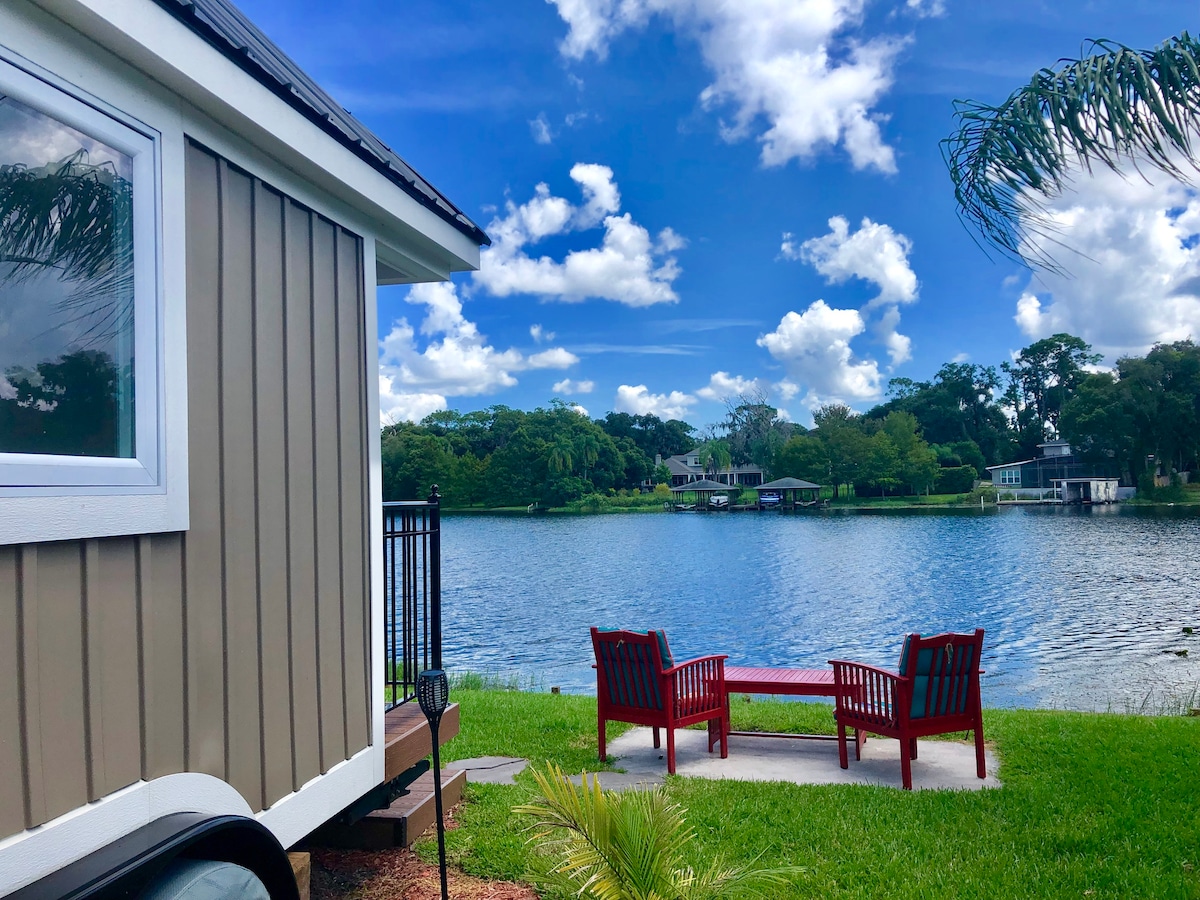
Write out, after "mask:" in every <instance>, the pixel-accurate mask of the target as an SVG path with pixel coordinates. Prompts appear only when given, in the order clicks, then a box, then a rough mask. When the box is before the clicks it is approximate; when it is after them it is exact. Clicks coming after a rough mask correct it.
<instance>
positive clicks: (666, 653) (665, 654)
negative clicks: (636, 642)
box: [654, 631, 675, 669]
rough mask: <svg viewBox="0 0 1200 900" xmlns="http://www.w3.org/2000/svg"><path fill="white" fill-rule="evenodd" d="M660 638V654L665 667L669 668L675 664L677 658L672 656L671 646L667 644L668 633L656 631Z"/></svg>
mask: <svg viewBox="0 0 1200 900" xmlns="http://www.w3.org/2000/svg"><path fill="white" fill-rule="evenodd" d="M654 634H655V636H656V637H657V638H658V655H659V656H661V657H662V664H663V668H664V669H669V668H671V666H673V665H675V658H674V657H673V656H671V648H670V647H668V646H667V633H666V632H665V631H656V632H654Z"/></svg>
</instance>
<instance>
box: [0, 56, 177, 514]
mask: <svg viewBox="0 0 1200 900" xmlns="http://www.w3.org/2000/svg"><path fill="white" fill-rule="evenodd" d="M0 94H5V95H7V96H9V97H12V98H13V99H15V100H17V101H19V102H21V103H24V104H25V105H27V106H29V107H32V108H33V109H35V110H37V111H38V112H40V113H42V114H44V115H46V116H49V117H51V118H53V119H55V120H56V121H59V122H62V123H63V124H64V125H69V126H70V127H72V128H75V129H77V130H79V131H82V132H84V133H85V134H87V135H88V136H89V137H92V138H95V139H97V140H100V141H102V142H103V143H105V144H107V145H109V146H110V147H112V148H113V149H115V150H119V151H120V152H122V153H124V154H126V155H127V156H129V157H130V158H131V160H132V164H133V184H134V191H133V246H134V253H133V260H134V263H133V281H134V287H133V291H134V301H133V302H134V316H133V367H134V385H135V391H134V399H133V403H134V432H135V433H134V451H135V456H134V457H132V458H120V457H96V456H73V455H58V454H42V453H3V452H0V495H9V496H19V495H45V494H53V493H57V492H58V490H59V489H61V488H64V487H69V488H119V489H120V490H121V491H123V492H124V491H131V490H141V491H146V492H155V491H159V490H161V489H162V485H161V481H160V478H159V473H160V471H161V468H162V467H161V453H162V435H161V430H162V420H161V416H160V415H159V414H158V410H159V407H158V384H159V372H158V368H159V366H158V331H159V326H158V319H159V315H158V308H159V296H160V290H159V276H158V262H157V261H158V256H159V244H158V233H159V222H158V215H157V209H158V201H157V198H158V177H157V173H158V170H159V166H158V153H157V147H158V141H157V140H156V138H155V136H154V134H153V132H149V129H147V130H146V131H147V132H149V133H146V132H143V131H139V130H135V129H134V128H132V127H130V126H129V125H126V124H124V123H122V122H119V121H117V120H116V119H114V118H113V117H112V116H109V115H108V114H106V113H104V112H101V111H100V110H98V109H96V108H94V107H92V106H90V105H88V104H87V103H85V102H84V100H83V99H81V98H80V97H78V96H76V95H74V94H72V93H69V92H67V91H65V90H63V89H62V88H60V87H56V86H54V85H51V84H48V83H47V82H45V81H43V80H41V79H40V78H37V77H35V76H33V75H32V74H30V73H29V72H26V71H24V70H22V69H20V68H18V67H16V66H15V65H12V64H11V63H8V62H7V61H5V60H4V59H3V58H0Z"/></svg>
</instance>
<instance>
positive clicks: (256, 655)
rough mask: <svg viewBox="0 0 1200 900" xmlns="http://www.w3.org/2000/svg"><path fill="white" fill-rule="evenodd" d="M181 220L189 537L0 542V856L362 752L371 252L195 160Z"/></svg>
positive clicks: (222, 167)
mask: <svg viewBox="0 0 1200 900" xmlns="http://www.w3.org/2000/svg"><path fill="white" fill-rule="evenodd" d="M186 216H187V228H188V245H187V251H188V255H187V283H188V310H187V325H188V357H187V366H188V418H189V421H188V431H189V448H188V449H189V457H190V464H189V465H190V471H189V479H190V492H191V497H190V502H191V524H190V529H189V531H187V532H185V533H179V534H161V535H144V536H135V537H128V538H111V539H102V540H90V541H75V542H59V543H47V544H27V545H18V546H12V547H5V548H0V617H2V618H3V620H4V621H9V622H12V623H14V625H15V627H13V628H11V629H8V630H3V631H0V678H3V679H4V680H5V682H6V683H8V684H9V685H13V686H15V690H10V691H9V692H7V693H6V694H5V695H4V696H3V697H0V838H3V837H4V836H6V835H8V834H11V833H13V832H15V831H18V830H20V829H21V828H23V827H32V826H35V825H38V824H41V823H42V822H45V821H48V820H49V819H51V818H54V817H55V816H58V815H61V814H62V813H65V812H68V811H70V810H72V809H75V808H77V807H79V806H82V805H84V804H85V803H87V802H88V801H89V800H92V799H95V798H97V797H100V796H104V795H106V794H108V793H111V792H112V791H114V790H117V789H119V788H121V787H123V786H125V785H127V784H130V783H131V782H133V781H136V780H138V779H139V778H146V779H150V778H156V777H161V776H163V775H167V774H171V773H173V772H185V771H191V772H204V773H207V774H211V775H215V776H217V777H220V778H224V779H226V780H227V781H229V782H230V783H231V784H232V785H233V786H234V787H235V788H237V790H238V791H239V792H240V793H241V794H242V795H243V796H244V797H245V798H246V800H247V802H248V803H249V804H250V806H251V807H252V808H254V809H256V810H259V809H263V808H265V807H266V806H269V805H270V804H271V803H273V802H274V801H276V800H278V799H280V798H281V797H283V796H285V795H286V794H288V793H290V792H291V791H292V790H295V789H297V788H299V787H300V786H301V785H303V784H304V783H305V782H307V781H309V780H310V779H312V778H313V777H314V776H316V775H318V774H320V772H322V771H326V770H328V769H329V768H330V767H331V766H333V765H336V764H337V763H338V762H340V761H341V760H343V759H346V758H348V757H349V756H351V755H353V754H354V753H356V752H358V751H359V750H361V749H362V748H364V747H365V746H367V744H368V743H369V740H370V739H369V733H368V731H369V720H370V717H369V715H368V706H369V700H368V687H367V686H368V684H369V659H370V655H369V652H368V650H369V617H368V616H367V614H366V610H367V608H368V606H367V604H368V599H367V582H366V577H365V572H366V571H367V569H366V560H365V553H366V541H365V535H366V534H367V533H368V531H367V524H368V521H369V520H368V514H369V511H368V510H367V508H366V496H367V495H366V492H365V486H364V484H363V478H364V474H365V462H364V461H365V458H366V447H367V443H366V438H367V429H368V428H369V427H371V424H372V423H370V422H368V421H367V414H366V409H365V400H364V398H365V396H366V394H365V386H364V385H363V384H362V383H361V379H359V378H358V377H357V375H358V374H359V373H365V372H366V371H367V360H368V353H367V348H366V346H365V342H364V340H363V334H364V331H363V328H364V323H363V319H362V317H363V314H364V313H363V310H364V288H363V262H362V253H363V242H362V240H361V239H360V238H358V237H357V236H356V235H353V234H351V233H350V232H348V231H346V230H344V229H342V228H341V227H340V226H337V225H335V224H334V223H332V222H329V221H328V220H326V219H322V218H321V217H320V216H318V215H317V214H315V213H313V212H312V211H311V210H309V209H307V208H306V207H303V206H301V205H299V204H298V203H296V202H294V201H292V200H291V199H289V198H287V197H284V196H283V195H281V194H279V193H278V192H277V191H275V190H274V189H272V188H270V187H269V186H268V185H266V184H264V183H263V182H262V181H260V180H258V179H256V178H255V177H253V176H252V175H249V174H247V173H245V172H243V171H241V170H239V169H237V168H236V167H234V166H232V165H230V164H229V163H227V162H226V161H225V160H223V159H221V158H219V157H217V156H216V155H214V154H213V153H211V152H210V151H208V150H207V149H205V148H203V147H200V146H198V145H190V146H189V148H188V151H187V210H186ZM314 235H315V239H314ZM314 824H316V823H314Z"/></svg>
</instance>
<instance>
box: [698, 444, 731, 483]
mask: <svg viewBox="0 0 1200 900" xmlns="http://www.w3.org/2000/svg"><path fill="white" fill-rule="evenodd" d="M696 456H697V457H698V458H699V460H700V468H702V469H703V470H704V475H705V477H706V478H712V479H715V478H716V477H717V473H718V472H721V471H723V470H724V469H727V468H728V467H729V466H730V465H731V463H732V460H733V456H732V455H731V454H730V452H729V444H727V443H726V442H725V441H720V440H710V441H705V442H704V443H702V444H701V445H700V446H699V447H697V448H696Z"/></svg>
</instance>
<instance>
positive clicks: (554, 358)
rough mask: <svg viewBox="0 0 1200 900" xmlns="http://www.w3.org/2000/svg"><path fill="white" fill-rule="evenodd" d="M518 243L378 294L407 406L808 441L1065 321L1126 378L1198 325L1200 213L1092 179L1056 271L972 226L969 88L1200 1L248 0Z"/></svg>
mask: <svg viewBox="0 0 1200 900" xmlns="http://www.w3.org/2000/svg"><path fill="white" fill-rule="evenodd" d="M241 6H242V8H243V10H244V11H245V12H246V13H247V15H249V16H250V18H251V19H252V20H254V21H255V22H256V24H258V25H259V26H260V27H261V28H263V30H264V31H265V32H266V33H267V34H268V35H269V36H270V37H271V38H272V39H273V40H275V41H276V42H277V43H278V44H279V45H280V46H281V47H282V48H283V49H284V50H285V51H286V52H287V53H289V54H290V55H291V56H292V57H293V58H294V59H296V61H297V62H298V63H299V64H300V65H301V66H302V67H304V68H305V69H306V70H307V71H308V72H309V73H310V74H311V75H312V76H313V77H314V78H316V80H317V81H318V82H319V83H321V84H322V85H323V86H324V87H325V88H326V89H327V90H328V91H329V92H330V93H331V94H333V96H334V97H335V98H337V99H338V100H339V101H340V102H341V103H342V104H343V105H344V106H345V107H346V108H348V109H349V110H350V111H351V112H353V113H354V114H355V115H356V116H357V117H358V118H360V119H361V120H362V121H363V122H365V123H366V124H367V125H368V126H369V127H371V128H372V129H373V130H374V131H375V132H376V133H377V134H378V135H379V136H380V137H381V138H382V139H383V140H384V141H386V142H387V143H388V144H389V145H390V146H392V147H393V149H395V150H396V151H397V152H398V153H399V154H400V155H401V156H403V157H404V158H405V159H406V160H407V161H408V162H409V163H410V164H411V165H413V166H414V167H415V168H416V169H417V170H418V171H420V172H421V173H422V174H423V175H424V176H425V177H426V178H428V179H429V180H430V181H431V182H432V183H433V184H435V185H436V186H437V187H438V188H439V189H440V190H442V191H443V192H444V193H446V194H447V196H449V197H450V198H451V199H452V200H453V201H454V202H455V203H457V204H458V205H459V206H460V207H461V208H463V209H464V211H466V212H467V213H468V215H470V216H471V217H472V218H474V219H475V220H476V221H477V222H478V223H479V224H480V225H481V226H483V227H484V228H485V229H486V230H487V231H488V233H489V235H490V236H491V237H492V239H493V242H494V244H493V246H492V248H491V249H490V250H488V251H486V252H485V253H484V259H483V264H482V267H481V271H480V272H478V273H474V274H464V275H461V276H456V278H455V280H454V282H453V284H452V285H442V286H421V287H417V288H414V289H408V288H401V287H396V288H384V289H382V290H381V295H380V323H379V325H380V337H381V374H382V376H383V380H382V385H383V397H382V404H383V407H384V410H385V412H386V413H388V414H390V415H391V416H392V417H393V418H396V419H400V418H420V417H421V416H422V415H424V414H425V413H427V412H429V411H431V410H433V409H437V408H444V407H447V406H448V407H450V408H455V409H459V410H464V411H465V410H470V409H477V408H481V407H485V406H489V405H492V404H496V403H502V404H506V405H509V406H514V407H521V408H532V407H534V406H538V405H545V404H546V403H547V402H548V401H549V400H550V399H551V398H554V397H560V398H562V399H564V400H567V401H569V402H573V403H577V404H579V405H580V406H582V407H583V408H585V409H586V410H588V412H589V413H590V414H591V415H593V416H602V415H604V414H605V413H606V412H607V411H609V410H612V409H620V410H624V411H628V412H636V413H643V412H652V413H656V414H658V415H662V416H664V417H667V416H681V417H683V418H685V419H686V420H687V421H689V422H691V423H692V424H694V425H697V426H701V427H703V426H705V425H707V424H710V423H713V422H715V421H717V420H718V419H720V418H721V416H722V413H723V410H724V403H723V398H724V397H726V396H730V395H732V394H736V393H737V392H739V391H745V390H752V389H758V390H761V391H763V392H764V393H766V394H767V396H768V397H769V398H770V399H771V401H772V402H773V403H774V404H775V405H777V406H778V407H779V408H780V409H781V410H783V411H784V412H785V413H786V414H787V415H788V416H789V417H790V418H792V419H793V420H795V421H798V422H801V423H804V424H808V423H809V422H810V421H811V416H810V412H811V409H812V408H813V407H814V406H815V405H817V404H820V403H824V402H830V401H835V400H836V401H844V402H847V403H849V404H850V405H851V406H853V407H855V408H856V409H859V410H864V409H867V408H869V407H870V406H871V405H873V404H874V403H875V402H876V401H877V400H879V399H880V398H881V397H882V396H883V395H884V392H885V391H886V387H887V380H888V379H889V378H892V377H908V378H913V379H918V380H920V379H928V378H930V377H932V376H933V374H934V373H935V372H936V371H937V369H938V368H939V367H940V366H941V365H942V364H943V363H945V362H947V361H951V360H959V361H971V362H977V363H982V364H987V365H996V364H999V363H1000V362H1001V361H1003V360H1005V359H1008V358H1009V355H1010V353H1011V352H1012V351H1014V350H1017V349H1019V348H1020V347H1022V346H1025V345H1026V344H1028V343H1030V342H1031V341H1032V340H1034V339H1036V338H1039V337H1043V336H1046V335H1048V334H1051V333H1053V332H1056V331H1070V332H1073V333H1076V334H1080V335H1082V336H1083V337H1085V338H1086V339H1088V340H1089V341H1091V342H1092V343H1093V344H1094V345H1095V346H1096V349H1097V350H1099V351H1101V352H1103V353H1104V354H1105V355H1106V359H1107V361H1108V362H1112V361H1115V359H1116V358H1117V357H1118V356H1120V355H1122V354H1125V353H1140V352H1144V351H1145V350H1146V349H1148V348H1149V347H1150V346H1151V345H1152V344H1153V343H1154V342H1155V341H1160V340H1177V339H1181V338H1184V337H1188V336H1195V337H1200V334H1195V335H1193V330H1200V329H1197V328H1196V325H1195V324H1194V323H1200V296H1198V295H1200V287H1197V285H1198V284H1200V248H1198V247H1197V234H1200V201H1198V200H1197V198H1196V197H1195V195H1194V192H1192V191H1191V190H1190V189H1188V188H1186V187H1185V186H1182V185H1178V184H1175V183H1173V182H1169V181H1166V180H1163V179H1160V180H1159V181H1158V182H1157V183H1148V182H1146V181H1145V180H1143V179H1141V178H1139V177H1137V176H1136V175H1135V176H1133V177H1131V178H1126V179H1122V178H1119V177H1116V176H1111V175H1107V174H1104V175H1097V176H1096V177H1094V178H1084V177H1081V178H1079V179H1078V183H1077V190H1076V191H1075V192H1073V193H1072V194H1071V195H1069V196H1065V197H1063V198H1061V199H1060V200H1059V201H1056V203H1055V205H1054V207H1053V208H1052V210H1051V212H1052V214H1053V215H1055V216H1056V217H1057V221H1058V224H1059V226H1060V229H1061V230H1062V233H1063V235H1064V238H1065V239H1066V240H1067V242H1068V243H1069V244H1070V245H1071V246H1072V247H1074V248H1075V249H1076V250H1078V255H1072V256H1071V257H1070V259H1069V261H1068V262H1069V265H1068V268H1069V269H1070V275H1069V276H1054V275H1045V274H1043V275H1040V276H1037V277H1034V276H1032V275H1031V273H1030V272H1029V271H1028V270H1026V269H1024V268H1022V267H1021V266H1019V265H1017V264H1015V263H1013V262H1011V261H1009V260H1005V259H1002V258H1000V257H998V256H997V255H996V254H992V258H991V259H989V257H988V256H987V255H985V254H984V253H983V252H982V251H981V250H980V249H979V248H978V247H977V246H976V245H975V244H974V243H973V241H972V239H971V236H970V235H969V234H968V233H967V232H966V231H965V229H964V228H963V226H962V225H961V224H960V223H959V221H958V219H957V217H956V215H955V208H954V203H953V195H952V190H951V185H950V181H949V178H948V176H947V174H946V170H945V166H944V164H943V162H942V158H941V154H940V151H939V147H938V142H939V140H941V139H942V138H943V137H945V136H947V135H948V134H950V133H951V131H952V129H953V117H952V106H951V102H952V100H954V99H955V98H970V99H976V100H982V101H986V102H993V103H995V102H999V101H1000V100H1002V99H1003V98H1004V97H1006V96H1007V95H1008V94H1009V93H1010V92H1011V91H1012V90H1014V89H1015V88H1017V87H1018V86H1020V85H1021V84H1023V83H1025V82H1026V81H1027V80H1028V79H1029V78H1030V77H1031V75H1032V74H1033V73H1034V71H1035V70H1036V69H1038V68H1039V67H1041V66H1045V65H1052V64H1053V63H1054V62H1055V60H1057V59H1058V58H1059V57H1062V56H1070V55H1077V54H1078V53H1079V52H1080V49H1081V43H1082V42H1083V41H1084V40H1085V39H1087V38H1094V37H1105V38H1111V39H1113V40H1117V41H1121V42H1124V43H1127V44H1129V45H1131V46H1135V47H1148V46H1151V45H1153V44H1155V43H1157V42H1159V41H1161V40H1163V39H1164V38H1167V37H1169V36H1171V35H1174V34H1178V33H1179V32H1180V31H1181V30H1183V29H1185V28H1188V27H1193V28H1194V27H1196V26H1198V25H1200V20H1196V19H1195V15H1194V14H1195V7H1194V5H1192V4H1188V3H1180V2H1153V0H1140V2H1136V3H1130V2H1128V0H1125V2H1070V0H1064V2H1054V3H1044V2H1029V0H1005V2H1002V3H984V2H979V0H874V2H865V0H739V2H737V3H730V2H727V0H505V2H503V3H494V2H486V3H485V2H474V0H472V2H444V0H443V2H425V0H419V2H405V3H395V2H385V0H343V2H339V3H337V4H331V3H328V2H315V0H289V2H287V3H283V2H280V0H241Z"/></svg>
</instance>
